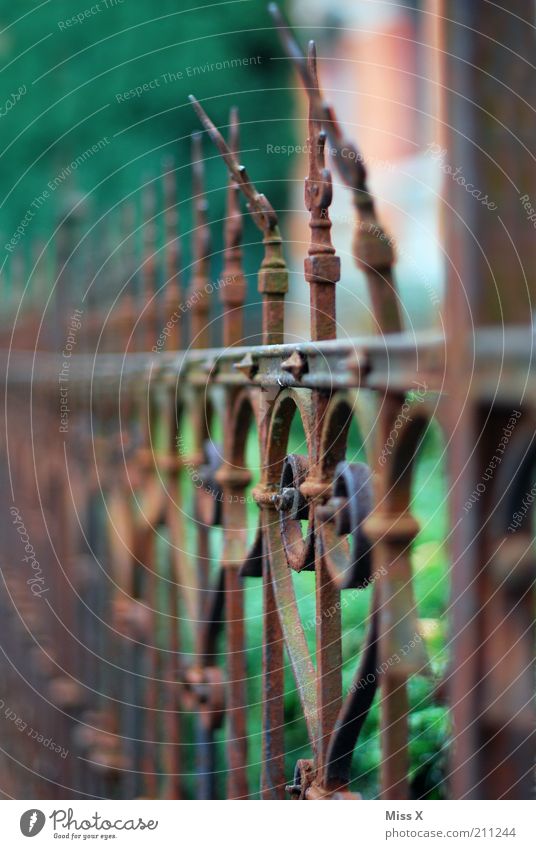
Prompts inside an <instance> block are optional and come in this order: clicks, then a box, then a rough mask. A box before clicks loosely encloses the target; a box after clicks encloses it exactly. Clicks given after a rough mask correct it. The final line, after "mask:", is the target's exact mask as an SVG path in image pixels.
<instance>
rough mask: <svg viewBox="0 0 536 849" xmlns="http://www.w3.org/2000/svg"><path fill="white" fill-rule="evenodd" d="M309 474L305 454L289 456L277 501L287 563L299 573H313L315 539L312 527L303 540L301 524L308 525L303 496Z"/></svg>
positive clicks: (310, 524)
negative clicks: (301, 488)
mask: <svg viewBox="0 0 536 849" xmlns="http://www.w3.org/2000/svg"><path fill="white" fill-rule="evenodd" d="M308 471H309V460H308V458H307V457H305V456H303V455H302V454H287V456H286V457H285V461H284V463H283V470H282V472H281V487H280V492H279V495H278V496H277V499H276V502H275V504H276V508H277V510H278V511H279V527H280V529H281V538H282V540H283V546H284V548H285V554H286V556H287V561H288V564H289V566H290V567H291V569H294V570H295V571H296V572H302V571H303V570H312V569H314V536H313V530H312V523H309V527H308V529H307V533H306V536H305V538H304V536H303V533H302V529H301V523H302V522H303V521H308V519H309V513H310V508H309V505H308V503H307V500H306V499H305V497H304V496H303V495H302V493H301V492H300V487H301V485H302V484H303V483H304V481H305V479H306V477H307V473H308Z"/></svg>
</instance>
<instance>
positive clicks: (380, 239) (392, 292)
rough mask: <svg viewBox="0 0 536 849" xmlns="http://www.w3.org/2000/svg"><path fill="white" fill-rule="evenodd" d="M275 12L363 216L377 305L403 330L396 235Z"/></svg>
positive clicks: (379, 313) (364, 256)
mask: <svg viewBox="0 0 536 849" xmlns="http://www.w3.org/2000/svg"><path fill="white" fill-rule="evenodd" d="M268 9H269V12H270V14H271V16H272V18H273V20H274V23H275V25H276V28H277V31H278V33H279V37H280V38H281V42H282V44H283V47H284V49H285V50H286V52H287V55H288V56H289V58H290V59H291V60H292V62H293V64H294V66H295V68H296V70H297V71H298V73H299V75H300V77H301V80H302V83H303V86H304V88H305V90H306V91H307V93H308V95H309V99H310V102H312V103H313V109H315V110H318V115H319V116H320V117H321V120H322V124H323V126H324V128H325V131H326V134H327V137H328V139H329V142H330V148H331V151H330V152H331V154H332V156H333V158H334V160H335V164H336V166H337V170H338V172H339V174H340V176H341V179H342V181H343V182H344V183H345V184H346V185H347V186H348V187H349V188H350V189H351V190H352V194H353V201H354V206H355V209H356V212H357V216H358V221H357V227H356V231H355V237H354V244H353V250H354V257H355V260H356V262H357V265H358V266H359V267H360V268H361V270H362V271H363V272H364V273H365V275H366V277H367V284H368V289H369V293H370V299H371V301H372V307H373V310H374V316H375V319H376V323H377V325H378V329H379V331H380V332H381V333H396V332H399V331H401V330H402V318H401V315H400V305H399V298H398V294H397V291H396V286H395V283H394V280H393V264H394V251H393V241H392V239H391V238H390V237H389V236H388V234H387V233H386V232H385V230H384V229H383V227H382V226H381V224H380V223H379V221H378V218H377V215H376V209H375V204H374V199H373V197H372V195H371V194H370V191H369V189H368V185H367V171H366V168H365V164H364V159H363V156H362V154H361V153H360V151H359V150H358V148H357V147H356V145H355V144H354V143H353V142H351V141H349V140H348V139H347V138H346V137H345V136H344V134H343V131H342V128H341V126H340V124H339V122H338V120H337V117H336V115H335V110H334V109H333V107H332V106H331V105H330V104H328V103H326V101H325V100H324V97H323V95H322V91H321V89H320V86H319V84H318V80H317V79H316V77H315V76H313V74H312V72H311V69H310V67H309V64H308V63H307V61H306V60H305V57H304V56H303V53H302V51H301V49H300V47H299V45H298V42H297V41H296V39H295V37H294V35H293V33H292V31H291V29H290V27H289V26H288V24H287V22H286V21H285V19H284V17H283V15H282V13H281V11H280V9H279V7H278V6H277V4H276V3H270V5H269V7H268Z"/></svg>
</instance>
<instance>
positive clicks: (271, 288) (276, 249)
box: [190, 94, 288, 345]
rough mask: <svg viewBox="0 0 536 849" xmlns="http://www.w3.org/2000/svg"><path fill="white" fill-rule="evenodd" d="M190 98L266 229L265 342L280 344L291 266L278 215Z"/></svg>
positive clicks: (261, 283)
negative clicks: (284, 253)
mask: <svg viewBox="0 0 536 849" xmlns="http://www.w3.org/2000/svg"><path fill="white" fill-rule="evenodd" d="M190 102H191V103H192V105H193V107H194V109H195V111H196V113H197V115H198V116H199V119H200V121H201V123H202V124H203V126H204V127H205V129H206V131H207V133H208V135H209V137H210V139H211V140H212V141H213V143H214V144H215V146H216V147H217V149H218V150H219V152H220V154H221V156H222V158H223V160H224V162H225V164H226V165H227V168H228V169H229V172H230V174H231V176H232V177H233V178H234V179H235V181H236V183H237V185H238V186H239V187H240V190H241V191H242V193H243V194H244V195H245V197H246V200H247V205H248V209H249V211H250V213H251V215H252V217H253V220H254V222H255V224H256V225H257V227H258V228H259V229H260V230H261V231H262V233H263V245H264V258H263V261H262V263H261V267H260V269H259V292H260V293H261V295H262V296H263V306H262V339H263V343H264V344H265V345H279V344H281V343H282V342H283V338H284V302H285V295H286V293H287V291H288V269H287V266H286V264H285V260H284V258H283V251H282V241H281V234H280V232H279V226H278V221H277V215H276V213H275V210H274V209H273V207H272V205H271V204H270V202H269V201H268V199H267V198H266V196H265V195H264V194H261V193H260V192H258V191H257V189H256V188H255V186H254V185H253V183H252V182H251V181H250V179H249V177H248V175H247V172H246V169H245V168H244V166H243V165H240V164H239V162H238V160H237V158H236V156H235V155H234V154H233V152H232V151H231V149H230V148H229V146H228V145H227V143H226V141H225V139H224V138H223V136H222V135H221V133H220V132H219V131H218V130H217V129H216V127H215V126H214V124H213V123H212V121H211V120H210V118H209V117H208V115H207V113H206V112H205V110H204V109H203V107H202V106H201V105H200V104H199V103H198V101H197V100H196V98H195V97H194V96H193V94H191V95H190Z"/></svg>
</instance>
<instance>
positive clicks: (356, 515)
mask: <svg viewBox="0 0 536 849" xmlns="http://www.w3.org/2000/svg"><path fill="white" fill-rule="evenodd" d="M371 509H372V472H371V470H370V468H369V467H368V466H367V465H366V464H365V463H346V462H342V463H339V464H338V465H337V467H336V469H335V477H334V481H333V495H332V497H331V498H330V499H329V501H328V502H327V503H326V504H324V505H322V506H320V507H317V509H316V519H317V522H318V533H319V536H320V540H321V544H322V553H323V555H324V558H325V561H326V564H327V567H328V570H329V573H330V575H331V577H332V579H333V581H334V582H335V584H336V585H337V587H338V588H339V589H341V590H342V589H348V588H349V587H356V588H362V587H365V586H367V585H368V583H369V581H370V575H371V569H372V553H371V546H370V542H369V539H368V537H367V535H366V533H365V532H364V530H363V522H364V520H365V519H366V518H367V516H368V515H369V513H370V511H371Z"/></svg>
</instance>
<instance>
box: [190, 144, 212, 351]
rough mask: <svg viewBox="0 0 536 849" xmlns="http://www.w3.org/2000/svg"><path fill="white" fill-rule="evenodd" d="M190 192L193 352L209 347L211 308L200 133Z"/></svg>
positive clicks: (207, 233) (194, 149)
mask: <svg viewBox="0 0 536 849" xmlns="http://www.w3.org/2000/svg"><path fill="white" fill-rule="evenodd" d="M192 191H193V205H194V238H193V263H192V281H191V285H190V298H191V312H192V320H191V336H192V339H191V341H192V347H193V348H207V347H208V345H209V328H208V317H209V311H210V304H209V299H208V289H209V282H210V248H211V243H210V242H211V240H210V227H209V224H208V215H207V213H208V203H207V199H206V194H205V165H204V160H203V140H202V135H201V133H192Z"/></svg>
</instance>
